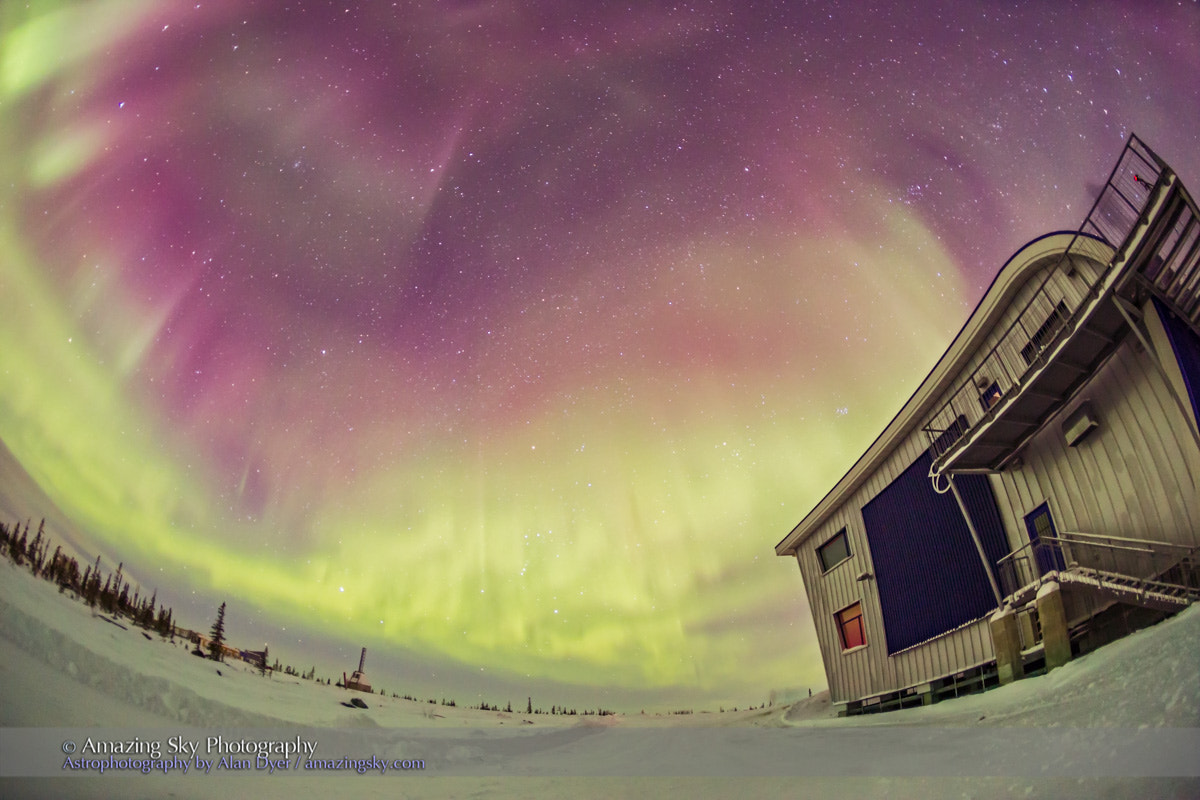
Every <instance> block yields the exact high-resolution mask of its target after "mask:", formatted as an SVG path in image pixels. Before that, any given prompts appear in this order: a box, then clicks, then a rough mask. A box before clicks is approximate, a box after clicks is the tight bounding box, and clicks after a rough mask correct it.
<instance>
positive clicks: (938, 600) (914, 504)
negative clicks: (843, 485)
mask: <svg viewBox="0 0 1200 800" xmlns="http://www.w3.org/2000/svg"><path fill="white" fill-rule="evenodd" d="M929 467H930V457H929V453H928V452H923V453H922V454H921V455H920V456H918V457H917V459H916V460H915V461H913V463H912V464H911V465H909V467H908V468H907V469H906V470H904V472H903V473H901V474H900V476H899V477H898V478H896V480H894V481H893V482H892V483H891V484H890V485H889V486H888V487H887V488H886V489H884V490H883V491H882V492H880V493H879V494H878V495H876V496H875V497H874V498H873V499H872V500H871V501H870V502H869V503H867V504H866V505H865V506H864V507H863V509H862V516H863V522H864V525H865V527H866V534H867V540H868V541H869V542H870V545H871V554H872V558H873V559H874V561H875V563H876V571H875V582H876V584H877V586H878V593H879V603H880V609H881V614H882V617H883V623H884V631H885V637H886V641H887V651H888V654H889V655H891V654H894V653H896V652H898V651H900V650H905V649H907V648H909V647H912V646H913V645H916V644H919V643H921V642H925V641H927V640H929V639H932V638H933V637H935V636H939V635H941V634H943V633H946V632H947V631H951V630H953V629H955V628H957V627H959V626H961V625H964V624H966V623H968V622H971V621H973V620H976V619H979V618H980V617H982V616H984V615H985V614H988V613H989V612H991V611H993V610H994V609H995V608H996V598H995V595H994V594H993V593H992V589H991V583H990V582H989V580H988V576H987V573H986V572H985V571H984V567H983V565H982V564H981V563H980V561H979V553H978V550H977V549H976V548H975V543H974V541H973V540H972V539H971V533H970V530H969V529H968V528H967V523H966V521H965V520H964V519H963V516H962V512H961V511H960V510H959V507H958V503H957V502H956V501H955V499H954V495H953V494H951V493H949V492H947V493H945V494H938V493H937V492H936V491H934V489H933V485H932V483H931V482H930V480H929ZM958 484H959V488H960V490H963V494H964V504H966V503H967V502H968V501H967V499H966V498H967V497H968V496H969V497H970V498H971V502H972V503H974V504H975V505H976V506H977V507H978V509H977V510H976V513H975V514H973V516H974V517H978V518H979V519H978V524H977V526H976V527H977V529H979V532H980V538H981V540H983V541H985V542H986V543H987V546H986V549H987V550H988V551H990V552H989V553H988V555H989V557H990V558H991V560H992V562H993V564H994V562H995V561H996V560H998V559H999V558H1001V557H1002V556H1003V555H1004V554H1005V552H1007V551H1006V550H1005V549H1004V535H1003V532H1002V531H1001V530H1000V527H999V522H1000V520H999V515H998V514H997V513H996V511H995V503H994V502H993V501H992V499H991V488H990V487H989V486H988V483H987V480H986V478H980V477H979V476H975V477H974V478H972V477H964V478H959V479H958ZM989 503H990V509H989V508H987V505H988V504H989ZM969 507H970V506H968V508H969Z"/></svg>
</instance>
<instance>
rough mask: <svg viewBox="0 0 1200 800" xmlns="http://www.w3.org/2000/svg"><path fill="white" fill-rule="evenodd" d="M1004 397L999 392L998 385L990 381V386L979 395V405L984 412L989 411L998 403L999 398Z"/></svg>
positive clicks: (1002, 393)
mask: <svg viewBox="0 0 1200 800" xmlns="http://www.w3.org/2000/svg"><path fill="white" fill-rule="evenodd" d="M1003 396H1004V392H1002V391H1000V384H998V383H996V382H995V381H992V385H991V386H989V387H987V388H986V389H984V390H983V391H982V392H980V393H979V405H981V406H983V410H984V411H990V410H991V409H992V406H994V405H996V403H999V402H1000V398H1001V397H1003Z"/></svg>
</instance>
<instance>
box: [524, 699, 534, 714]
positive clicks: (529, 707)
mask: <svg viewBox="0 0 1200 800" xmlns="http://www.w3.org/2000/svg"><path fill="white" fill-rule="evenodd" d="M525 713H526V714H532V713H533V697H527V698H525Z"/></svg>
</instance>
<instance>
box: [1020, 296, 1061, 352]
mask: <svg viewBox="0 0 1200 800" xmlns="http://www.w3.org/2000/svg"><path fill="white" fill-rule="evenodd" d="M1070 317H1071V312H1070V311H1069V310H1068V309H1067V304H1066V303H1065V302H1063V301H1062V300H1059V301H1058V305H1056V306H1055V307H1054V310H1053V311H1051V312H1050V316H1048V317H1046V321H1045V322H1043V323H1042V325H1041V327H1039V328H1038V329H1037V330H1036V331H1034V333H1033V336H1030V337H1029V344H1027V345H1025V346H1024V347H1022V348H1021V358H1023V359H1024V360H1025V365H1026V366H1029V365H1030V364H1032V363H1033V362H1034V359H1036V358H1037V357H1038V355H1040V354H1041V352H1042V348H1044V347H1045V346H1046V345H1048V344H1050V342H1051V341H1053V339H1054V336H1055V334H1057V333H1058V332H1059V331H1060V330H1062V327H1063V325H1064V324H1066V321H1067V320H1068V319H1070Z"/></svg>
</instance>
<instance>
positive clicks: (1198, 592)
mask: <svg viewBox="0 0 1200 800" xmlns="http://www.w3.org/2000/svg"><path fill="white" fill-rule="evenodd" d="M996 577H997V580H998V581H999V583H1000V586H1001V592H1002V593H1003V594H1004V595H1005V602H1006V603H1008V604H1010V605H1012V606H1014V607H1015V606H1020V605H1023V604H1024V603H1026V602H1028V601H1029V600H1031V599H1032V598H1033V596H1034V595H1035V594H1036V593H1037V591H1038V589H1040V588H1041V586H1042V584H1043V583H1045V582H1047V581H1049V580H1056V581H1058V582H1059V583H1071V584H1077V585H1084V586H1089V587H1091V588H1092V589H1094V590H1095V591H1096V592H1097V593H1100V594H1105V595H1108V596H1110V597H1112V598H1113V599H1116V600H1119V601H1120V602H1124V603H1131V604H1133V605H1139V606H1143V607H1147V608H1158V609H1160V610H1168V611H1169V610H1179V609H1181V608H1183V607H1184V606H1187V605H1188V604H1190V603H1193V602H1196V601H1197V600H1200V547H1197V546H1192V545H1182V544H1176V543H1173V542H1160V541H1151V540H1145V539H1131V538H1126V537H1120V536H1104V535H1098V534H1091V533H1081V532H1064V533H1060V534H1059V535H1058V536H1046V537H1043V538H1041V539H1040V540H1038V541H1037V542H1030V543H1028V544H1025V545H1024V546H1022V547H1020V548H1018V549H1017V550H1014V551H1013V552H1011V553H1009V554H1008V555H1007V556H1005V557H1004V558H1002V559H1000V561H999V562H997V576H996Z"/></svg>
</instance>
